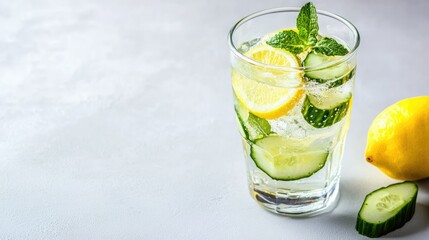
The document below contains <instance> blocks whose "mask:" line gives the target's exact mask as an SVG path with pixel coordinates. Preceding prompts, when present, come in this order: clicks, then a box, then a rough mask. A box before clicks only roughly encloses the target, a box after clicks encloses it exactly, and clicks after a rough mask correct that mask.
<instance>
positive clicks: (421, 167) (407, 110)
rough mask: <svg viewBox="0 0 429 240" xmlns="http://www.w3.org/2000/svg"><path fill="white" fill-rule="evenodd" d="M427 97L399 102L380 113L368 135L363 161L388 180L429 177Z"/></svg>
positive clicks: (428, 105) (428, 108) (428, 103)
mask: <svg viewBox="0 0 429 240" xmlns="http://www.w3.org/2000/svg"><path fill="white" fill-rule="evenodd" d="M428 110H429V96H420V97H414V98H408V99H404V100H402V101H399V102H397V103H395V104H393V105H391V106H389V107H388V108H386V109H385V110H384V111H383V112H381V113H380V114H379V115H378V116H377V117H376V118H375V119H374V121H373V122H372V124H371V127H370V128H369V132H368V142H367V146H366V153H365V156H366V160H367V161H368V162H370V163H372V164H373V165H374V166H376V167H378V168H379V169H380V170H381V171H383V172H384V173H385V174H387V175H388V176H389V177H392V178H396V179H400V180H418V179H423V178H427V177H429V111H428Z"/></svg>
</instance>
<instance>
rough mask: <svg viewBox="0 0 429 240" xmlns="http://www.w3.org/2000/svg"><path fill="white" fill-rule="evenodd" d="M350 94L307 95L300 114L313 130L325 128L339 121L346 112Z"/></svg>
mask: <svg viewBox="0 0 429 240" xmlns="http://www.w3.org/2000/svg"><path fill="white" fill-rule="evenodd" d="M351 98H352V94H351V93H350V92H349V93H346V94H343V95H332V97H329V93H327V94H325V96H323V97H321V96H317V97H316V96H315V95H307V97H306V98H305V100H304V103H303V105H302V109H301V113H302V116H303V117H304V119H305V121H306V122H307V123H308V124H310V125H311V126H313V127H315V128H325V127H330V126H332V125H334V124H335V123H337V122H339V121H341V120H342V119H343V118H344V117H345V116H346V115H347V112H348V109H349V106H350V103H351Z"/></svg>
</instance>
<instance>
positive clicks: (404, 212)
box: [356, 182, 418, 238]
mask: <svg viewBox="0 0 429 240" xmlns="http://www.w3.org/2000/svg"><path fill="white" fill-rule="evenodd" d="M417 192H418V187H417V185H416V184H415V183H413V182H402V183H396V184H392V185H389V186H387V187H384V188H380V189H378V190H375V191H374V192H372V193H370V194H368V195H367V196H366V198H365V200H364V202H363V204H362V207H361V209H360V211H359V214H358V217H357V222H356V230H357V231H358V232H359V233H360V234H362V235H365V236H367V237H372V238H375V237H380V236H382V235H385V234H387V233H389V232H391V231H393V230H395V229H398V228H400V227H402V226H403V225H404V224H405V223H406V222H408V221H409V220H410V219H411V218H412V217H413V215H414V211H415V208H416V199H417Z"/></svg>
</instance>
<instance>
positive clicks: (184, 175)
mask: <svg viewBox="0 0 429 240" xmlns="http://www.w3.org/2000/svg"><path fill="white" fill-rule="evenodd" d="M303 3H304V1H297V2H291V1H284V0H283V1H280V0H278V1H256V0H255V1H245V0H242V1H227V0H223V1H190V0H188V1H174V0H169V1H155V0H152V1H148V0H143V1H138V0H135V1H128V0H127V1H119V0H118V1H101V0H100V1H86V0H80V1H30V0H28V1H2V2H1V3H0V156H1V158H0V239H332V240H335V239H361V238H362V237H361V236H360V235H358V234H357V232H356V231H355V230H354V224H355V219H356V215H357V212H358V210H359V207H360V205H361V203H362V201H363V198H364V196H365V195H366V194H367V193H369V192H370V191H372V190H374V189H376V188H378V187H381V186H384V185H387V184H390V183H393V182H395V181H394V180H392V179H389V178H388V177H386V176H384V175H383V174H382V173H381V172H380V171H379V170H377V169H376V168H375V167H373V166H371V165H369V164H367V163H366V162H365V160H364V157H363V154H364V148H365V143H366V132H367V129H368V127H369V124H370V122H371V121H372V119H373V118H374V117H375V116H376V114H377V113H378V112H380V111H381V110H382V109H383V108H385V107H386V106H388V105H390V104H392V103H394V102H395V101H397V100H400V99H402V98H406V97H411V96H416V95H428V94H429V79H428V76H427V71H426V68H427V61H426V60H427V56H426V55H427V54H426V53H427V43H428V42H429V31H427V26H428V25H429V17H428V10H429V2H425V1H424V0H422V1H358V0H356V1H315V4H316V6H317V7H319V8H321V9H325V10H329V11H332V12H335V13H339V14H340V15H342V16H344V17H346V18H348V19H349V20H350V21H351V22H353V23H354V24H355V25H356V27H357V28H358V29H359V30H360V33H361V36H362V44H361V47H360V50H359V61H358V72H357V82H356V94H355V100H354V109H353V114H352V124H351V129H350V131H349V134H348V141H347V145H346V151H345V156H344V161H343V178H342V182H341V200H340V202H339V205H338V207H337V208H336V209H335V210H334V211H333V212H332V213H329V214H325V215H322V216H319V217H314V218H307V219H291V218H286V217H279V216H276V215H273V214H271V213H268V212H267V211H265V210H263V209H262V208H260V207H258V206H257V205H256V204H255V202H254V201H253V200H252V199H251V198H250V197H249V195H248V193H247V187H246V184H247V183H246V177H245V164H244V161H243V158H242V153H241V146H240V141H239V135H238V133H237V131H236V129H235V122H234V116H233V111H232V98H231V93H232V92H231V87H230V82H229V55H228V54H229V53H228V46H227V41H226V34H227V32H228V30H229V28H230V27H231V26H232V24H233V23H235V21H237V20H238V19H239V18H241V17H242V16H244V15H246V14H249V13H251V12H254V11H257V10H261V9H265V8H271V7H279V6H284V5H289V6H290V5H292V6H301V5H302V4H303ZM428 184H429V183H428V182H427V181H426V182H421V183H420V187H421V190H420V195H419V198H418V206H417V212H416V214H415V216H414V218H413V219H412V220H411V222H410V223H408V224H407V225H406V226H405V227H403V228H402V229H400V230H398V231H395V232H394V233H391V234H389V235H388V236H387V237H398V238H408V239H428V237H429V229H428V224H427V223H428V222H429V197H428V193H427V192H428V191H429V187H428Z"/></svg>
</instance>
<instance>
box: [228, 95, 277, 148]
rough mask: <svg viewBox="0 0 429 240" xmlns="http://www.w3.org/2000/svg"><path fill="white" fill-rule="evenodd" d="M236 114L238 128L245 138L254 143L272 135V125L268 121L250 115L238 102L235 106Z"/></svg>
mask: <svg viewBox="0 0 429 240" xmlns="http://www.w3.org/2000/svg"><path fill="white" fill-rule="evenodd" d="M235 113H236V116H237V120H238V123H239V126H238V128H239V131H240V134H241V136H242V137H243V138H245V139H248V140H250V141H252V142H253V141H254V140H256V139H260V138H263V137H265V136H268V135H269V134H270V133H271V125H270V123H268V121H267V120H265V119H263V118H260V117H257V116H255V115H253V114H252V113H249V112H248V111H247V109H246V108H245V107H244V106H242V105H241V103H239V102H238V101H237V102H236V104H235Z"/></svg>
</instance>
